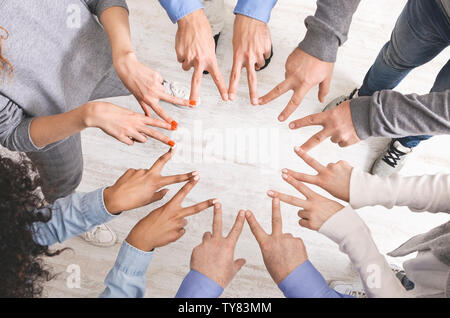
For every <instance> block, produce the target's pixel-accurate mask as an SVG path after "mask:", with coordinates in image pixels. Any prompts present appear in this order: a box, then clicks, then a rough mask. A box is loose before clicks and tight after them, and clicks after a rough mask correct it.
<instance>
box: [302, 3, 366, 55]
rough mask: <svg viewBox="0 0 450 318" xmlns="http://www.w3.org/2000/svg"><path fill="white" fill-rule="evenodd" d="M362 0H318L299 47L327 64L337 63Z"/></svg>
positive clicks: (307, 19) (306, 21)
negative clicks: (340, 48) (338, 51)
mask: <svg viewBox="0 0 450 318" xmlns="http://www.w3.org/2000/svg"><path fill="white" fill-rule="evenodd" d="M359 2H360V0H345V1H336V0H318V1H317V10H316V13H315V14H314V16H309V17H307V18H306V19H305V25H306V28H307V29H308V30H307V32H306V35H305V38H304V39H303V41H302V42H300V44H299V47H300V48H301V49H302V50H303V51H305V52H306V53H308V54H310V55H312V56H315V57H317V58H318V59H321V60H322V61H325V62H335V61H336V54H337V50H338V48H339V46H341V45H342V44H343V43H344V42H345V41H346V40H347V34H348V30H349V28H350V24H351V22H352V16H353V13H354V12H355V11H356V9H357V8H358V4H359Z"/></svg>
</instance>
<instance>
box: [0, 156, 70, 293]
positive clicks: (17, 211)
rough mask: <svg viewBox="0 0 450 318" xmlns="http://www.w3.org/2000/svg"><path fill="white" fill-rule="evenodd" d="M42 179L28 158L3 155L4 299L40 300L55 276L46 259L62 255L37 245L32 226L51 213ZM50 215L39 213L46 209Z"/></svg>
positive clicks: (0, 236) (0, 239)
mask: <svg viewBox="0 0 450 318" xmlns="http://www.w3.org/2000/svg"><path fill="white" fill-rule="evenodd" d="M40 185H41V183H40V178H39V174H38V173H37V170H36V169H35V167H34V166H33V164H32V163H31V161H30V160H29V159H28V158H27V157H26V156H24V155H20V156H19V160H13V159H11V158H7V157H4V156H2V155H1V154H0V297H27V298H31V297H39V296H41V294H42V290H43V287H42V285H43V283H44V282H46V281H49V280H51V279H52V278H53V277H54V276H52V275H51V273H50V270H49V269H48V268H47V267H46V265H45V264H44V262H43V260H42V256H54V255H58V254H59V253H60V252H61V251H62V250H58V251H56V252H53V253H52V252H50V251H49V248H48V246H42V245H39V244H37V243H36V242H34V240H33V233H32V230H31V228H32V227H31V226H32V224H33V223H34V222H48V221H49V220H50V218H51V210H50V209H45V208H46V205H47V203H46V202H45V199H44V198H43V197H42V195H41V194H40V188H39V187H40ZM43 208H44V211H48V213H43V212H37V210H38V209H43Z"/></svg>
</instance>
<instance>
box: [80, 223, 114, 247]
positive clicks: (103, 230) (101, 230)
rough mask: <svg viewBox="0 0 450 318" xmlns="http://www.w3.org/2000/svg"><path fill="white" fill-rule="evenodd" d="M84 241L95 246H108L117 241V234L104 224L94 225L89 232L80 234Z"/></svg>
mask: <svg viewBox="0 0 450 318" xmlns="http://www.w3.org/2000/svg"><path fill="white" fill-rule="evenodd" d="M81 237H82V238H83V239H84V240H85V241H86V242H89V243H91V244H92V245H95V246H101V247H109V246H113V245H114V244H116V242H117V235H116V233H114V231H113V230H112V229H111V228H110V227H108V226H107V225H105V224H102V225H98V226H96V227H94V228H93V229H92V230H90V231H89V232H86V233H84V234H82V235H81Z"/></svg>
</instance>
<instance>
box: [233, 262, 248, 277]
mask: <svg viewBox="0 0 450 318" xmlns="http://www.w3.org/2000/svg"><path fill="white" fill-rule="evenodd" d="M245 262H246V261H245V259H243V258H238V259H237V260H235V261H234V273H235V274H236V273H237V272H239V271H240V270H241V268H242V266H244V265H245Z"/></svg>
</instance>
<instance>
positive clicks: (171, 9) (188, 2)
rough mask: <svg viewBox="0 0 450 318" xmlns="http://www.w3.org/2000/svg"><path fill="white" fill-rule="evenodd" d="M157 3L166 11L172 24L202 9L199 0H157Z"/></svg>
mask: <svg viewBox="0 0 450 318" xmlns="http://www.w3.org/2000/svg"><path fill="white" fill-rule="evenodd" d="M159 3H160V4H161V6H162V7H163V8H164V10H166V12H167V14H168V16H169V18H170V21H172V23H176V22H177V21H178V20H180V19H181V18H182V17H184V16H186V15H188V14H189V13H191V12H194V11H195V10H198V9H202V8H203V4H202V2H201V1H200V0H159Z"/></svg>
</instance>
